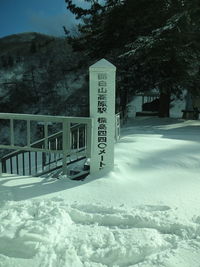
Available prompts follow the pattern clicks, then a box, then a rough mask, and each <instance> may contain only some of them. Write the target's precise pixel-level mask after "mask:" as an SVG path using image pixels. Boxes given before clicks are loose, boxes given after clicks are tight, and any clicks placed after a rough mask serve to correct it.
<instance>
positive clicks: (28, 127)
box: [26, 120, 31, 147]
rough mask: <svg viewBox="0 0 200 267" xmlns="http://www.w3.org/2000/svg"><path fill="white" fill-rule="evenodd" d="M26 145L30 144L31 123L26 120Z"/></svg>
mask: <svg viewBox="0 0 200 267" xmlns="http://www.w3.org/2000/svg"><path fill="white" fill-rule="evenodd" d="M26 123H27V146H28V147H30V144H31V123H30V120H27V122H26Z"/></svg>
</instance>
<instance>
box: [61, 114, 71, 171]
mask: <svg viewBox="0 0 200 267" xmlns="http://www.w3.org/2000/svg"><path fill="white" fill-rule="evenodd" d="M62 141H63V147H62V149H63V175H67V155H68V153H69V150H70V121H69V120H68V119H64V120H63V138H62Z"/></svg>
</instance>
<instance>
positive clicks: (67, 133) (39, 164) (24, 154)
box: [0, 113, 93, 175]
mask: <svg viewBox="0 0 200 267" xmlns="http://www.w3.org/2000/svg"><path fill="white" fill-rule="evenodd" d="M0 120H4V121H6V120H7V121H9V131H10V134H9V141H8V144H1V145H0V149H9V150H15V151H14V152H12V153H10V154H8V155H6V156H4V157H2V158H1V160H0V161H1V162H0V163H1V164H0V174H1V173H2V172H7V171H9V172H10V173H17V174H22V175H38V174H40V175H41V174H43V173H45V172H49V171H52V170H54V169H56V168H58V167H59V168H61V167H62V171H63V174H67V165H68V164H69V163H71V162H74V161H76V159H74V158H73V159H71V157H72V156H76V158H77V159H81V158H83V157H87V158H90V156H91V140H92V123H93V120H92V118H82V117H63V116H43V115H28V114H13V113H0ZM16 121H17V122H19V121H20V122H22V121H25V123H26V145H25V146H24V145H17V144H16V142H15V139H16V138H15V137H16V136H15V127H14V124H15V122H16ZM32 122H35V123H40V127H41V125H42V128H43V131H42V132H43V138H41V139H39V140H37V141H35V142H33V143H32V142H31V139H32V136H31V134H32V131H31V123H32ZM53 123H55V124H59V126H60V128H61V130H59V131H57V132H56V133H54V134H50V135H49V132H51V131H50V128H51V125H52V124H53ZM19 162H20V164H21V166H20V164H19ZM8 166H9V167H8ZM8 169H9V170H8ZM20 172H21V173H20Z"/></svg>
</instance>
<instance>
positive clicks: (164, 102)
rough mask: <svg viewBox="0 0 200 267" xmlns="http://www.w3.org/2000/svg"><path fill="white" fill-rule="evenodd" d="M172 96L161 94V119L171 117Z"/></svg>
mask: <svg viewBox="0 0 200 267" xmlns="http://www.w3.org/2000/svg"><path fill="white" fill-rule="evenodd" d="M169 106H170V94H168V93H161V94H160V105H159V117H162V118H164V117H169Z"/></svg>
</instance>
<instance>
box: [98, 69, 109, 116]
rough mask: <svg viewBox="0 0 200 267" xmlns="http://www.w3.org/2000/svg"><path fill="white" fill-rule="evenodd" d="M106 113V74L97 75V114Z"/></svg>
mask: <svg viewBox="0 0 200 267" xmlns="http://www.w3.org/2000/svg"><path fill="white" fill-rule="evenodd" d="M106 112H107V74H106V73H99V74H98V105H97V113H100V114H103V113H106Z"/></svg>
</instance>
